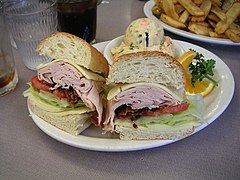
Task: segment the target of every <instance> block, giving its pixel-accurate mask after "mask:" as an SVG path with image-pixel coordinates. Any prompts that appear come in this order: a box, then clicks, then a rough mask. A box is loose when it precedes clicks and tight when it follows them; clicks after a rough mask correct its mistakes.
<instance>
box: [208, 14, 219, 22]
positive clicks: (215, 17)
mask: <svg viewBox="0 0 240 180" xmlns="http://www.w3.org/2000/svg"><path fill="white" fill-rule="evenodd" d="M207 18H208V19H210V20H212V21H214V22H219V21H220V20H221V19H220V18H219V17H217V15H216V14H214V13H209V14H208V15H207Z"/></svg>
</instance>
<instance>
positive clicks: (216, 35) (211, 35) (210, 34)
mask: <svg viewBox="0 0 240 180" xmlns="http://www.w3.org/2000/svg"><path fill="white" fill-rule="evenodd" d="M209 36H210V37H214V38H223V39H227V38H228V37H227V36H226V35H225V34H218V33H216V32H215V31H209Z"/></svg>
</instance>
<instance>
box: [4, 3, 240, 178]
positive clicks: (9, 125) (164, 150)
mask: <svg viewBox="0 0 240 180" xmlns="http://www.w3.org/2000/svg"><path fill="white" fill-rule="evenodd" d="M145 2H146V1H138V0H121V1H119V0H109V1H103V3H102V4H101V5H99V6H98V17H97V18H98V24H97V42H102V41H106V40H111V39H113V38H115V37H117V36H120V35H122V34H123V33H124V30H125V29H126V27H127V26H128V25H129V23H130V22H131V21H133V20H135V19H137V18H140V17H145V15H144V13H143V6H144V3H145ZM166 34H167V35H169V36H171V37H172V38H174V39H179V40H183V41H187V42H191V43H194V44H196V45H199V46H202V47H204V48H206V49H207V50H209V51H211V52H213V53H214V54H216V55H217V56H218V57H220V58H221V59H222V60H223V61H224V62H225V63H226V64H227V65H228V67H229V68H230V69H231V71H232V73H233V76H234V77H235V93H234V96H233V99H232V101H231V104H230V105H229V106H228V108H227V109H226V111H225V112H224V113H223V114H222V115H221V116H220V117H219V118H218V119H217V120H215V121H214V122H213V123H212V124H210V125H209V126H208V127H207V128H205V129H203V130H202V131H200V132H198V133H197V134H195V135H193V136H190V137H188V138H185V139H184V140H181V141H178V142H176V143H173V144H170V145H166V146H162V147H158V148H154V149H149V150H142V151H134V152H118V153H116V152H115V153H113V152H112V153H109V152H95V151H89V150H83V149H79V148H75V147H72V146H69V145H66V144H63V143H61V142H58V141H56V140H54V139H53V138H51V137H49V136H48V135H46V134H45V133H43V132H42V131H41V130H40V129H39V128H38V127H37V126H36V125H35V124H34V122H33V121H32V119H31V117H29V113H28V110H27V106H26V99H25V98H24V97H23V96H22V93H23V91H24V90H26V89H27V88H28V86H27V84H26V83H27V82H28V81H30V79H31V77H32V76H34V75H36V72H34V71H31V70H28V69H27V68H26V67H25V66H24V65H23V63H22V62H21V60H19V59H16V64H17V70H18V74H19V83H18V85H17V87H16V89H15V90H14V91H13V92H11V93H10V94H8V95H6V96H3V97H0V107H1V108H0V179H31V180H32V179H104V180H108V179H115V180H119V179H201V180H202V179H217V180H219V179H228V180H229V179H234V180H235V179H239V177H240V155H239V154H240V118H239V117H240V110H239V107H240V103H239V100H240V96H239V95H240V83H239V80H238V78H239V77H240V53H239V52H240V47H239V46H224V45H214V44H207V43H203V42H199V41H193V40H191V39H187V38H183V37H180V36H176V35H174V34H171V33H168V32H166ZM16 53H17V52H16Z"/></svg>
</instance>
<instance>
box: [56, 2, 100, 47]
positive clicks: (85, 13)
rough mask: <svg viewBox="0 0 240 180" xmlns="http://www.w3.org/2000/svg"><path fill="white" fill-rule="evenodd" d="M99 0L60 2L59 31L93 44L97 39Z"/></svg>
mask: <svg viewBox="0 0 240 180" xmlns="http://www.w3.org/2000/svg"><path fill="white" fill-rule="evenodd" d="M96 16H97V0H90V1H81V2H76V1H75V2H72V3H69V2H68V3H60V2H58V23H59V30H60V31H63V32H68V33H70V34H74V35H76V36H78V37H80V38H82V39H84V40H86V41H87V42H89V43H91V42H93V41H94V40H95V37H96V23H97V20H96Z"/></svg>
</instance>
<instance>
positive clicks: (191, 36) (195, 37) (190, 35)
mask: <svg viewBox="0 0 240 180" xmlns="http://www.w3.org/2000/svg"><path fill="white" fill-rule="evenodd" d="M154 4H155V3H154V0H149V1H148V2H146V3H145V4H144V6H143V11H144V14H145V16H146V17H148V18H150V19H153V20H155V21H156V22H157V23H160V24H161V25H162V26H163V28H164V29H165V30H167V31H169V32H171V33H173V34H176V35H179V36H182V37H185V38H189V39H193V40H197V41H201V42H206V43H214V44H221V45H233V46H239V45H240V43H234V42H232V41H231V40H229V39H222V38H214V37H208V36H203V35H198V34H194V33H191V32H187V31H184V30H181V29H177V28H175V27H172V26H170V25H168V24H165V23H164V22H162V21H161V20H160V19H157V18H156V17H155V16H154V15H153V14H152V11H151V9H152V7H153V6H154Z"/></svg>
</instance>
